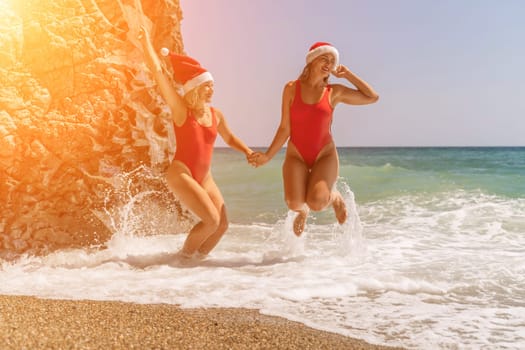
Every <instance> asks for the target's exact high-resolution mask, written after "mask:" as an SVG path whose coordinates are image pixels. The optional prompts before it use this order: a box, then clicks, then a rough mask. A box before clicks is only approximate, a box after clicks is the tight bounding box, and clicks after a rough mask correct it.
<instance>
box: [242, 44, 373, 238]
mask: <svg viewBox="0 0 525 350" xmlns="http://www.w3.org/2000/svg"><path fill="white" fill-rule="evenodd" d="M338 61H339V53H338V51H337V50H336V48H335V47H333V46H332V45H331V44H329V43H323V42H318V43H315V44H314V45H312V47H311V48H310V51H309V52H308V54H307V55H306V66H305V68H304V70H303V72H302V74H301V75H300V76H299V79H297V80H295V81H290V82H288V83H287V84H286V85H285V87H284V91H283V97H282V107H281V123H280V125H279V128H278V129H277V132H276V134H275V136H274V139H273V141H272V143H271V145H270V147H268V149H267V150H266V152H265V153H259V152H257V153H254V154H253V155H252V156H250V161H251V162H253V163H255V164H256V165H257V166H260V165H263V164H265V163H266V162H268V161H269V160H270V159H272V158H273V156H274V155H275V154H276V153H277V152H278V151H279V150H280V149H281V147H282V146H283V145H284V143H285V142H286V141H288V146H287V149H286V156H285V159H284V163H283V184H284V197H285V200H286V204H287V205H288V208H289V209H290V210H293V211H296V212H297V213H298V215H297V217H296V218H295V220H294V232H295V234H296V235H298V236H299V235H301V234H302V232H303V230H304V226H305V223H306V218H307V217H308V212H309V210H314V211H320V210H323V209H325V208H326V207H328V206H330V205H331V206H332V207H333V208H334V212H335V215H336V218H337V220H338V222H339V223H340V224H342V223H344V222H345V221H346V217H347V212H346V207H345V203H344V200H343V198H342V196H341V194H340V193H339V192H338V191H337V190H336V189H335V186H334V185H335V182H336V180H337V176H338V174H339V159H338V156H337V150H336V147H335V144H334V141H333V140H332V134H331V131H330V128H331V124H332V114H333V110H334V108H335V106H337V105H338V104H339V103H345V104H351V105H364V104H369V103H374V102H376V101H377V100H378V98H379V96H378V94H377V93H376V92H375V91H374V89H372V87H370V86H369V85H368V84H367V83H366V82H365V81H363V80H362V79H360V78H359V77H358V76H357V75H355V74H354V73H352V72H351V71H350V70H349V69H348V68H347V67H345V66H343V65H339V62H338ZM330 74H333V75H334V76H335V77H337V78H344V79H346V80H348V81H349V82H350V83H351V84H352V85H354V86H355V88H357V89H354V88H350V87H347V86H345V85H341V84H329V83H328V78H329V76H330Z"/></svg>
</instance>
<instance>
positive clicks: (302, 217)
mask: <svg viewBox="0 0 525 350" xmlns="http://www.w3.org/2000/svg"><path fill="white" fill-rule="evenodd" d="M306 218H308V211H306V210H301V211H299V212H298V214H297V216H296V217H295V219H294V221H293V232H294V233H295V235H296V236H297V237H299V236H300V235H301V234H302V233H303V231H304V227H305V226H306Z"/></svg>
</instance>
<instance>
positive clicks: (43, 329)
mask: <svg viewBox="0 0 525 350" xmlns="http://www.w3.org/2000/svg"><path fill="white" fill-rule="evenodd" d="M0 348H1V349H393V348H389V347H384V346H376V345H370V344H367V343H365V342H363V341H361V340H357V339H352V338H348V337H344V336H341V335H338V334H334V333H330V332H323V331H319V330H315V329H311V328H309V327H306V326H305V325H303V324H301V323H297V322H291V321H288V320H285V319H282V318H279V317H271V316H265V315H261V314H260V313H259V312H258V311H256V310H248V309H181V308H179V307H177V306H174V305H167V304H148V305H144V304H134V303H124V302H106V301H90V300H82V301H71V300H49V299H38V298H33V297H23V296H0Z"/></svg>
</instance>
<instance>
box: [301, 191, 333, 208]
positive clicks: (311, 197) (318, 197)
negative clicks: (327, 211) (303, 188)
mask: <svg viewBox="0 0 525 350" xmlns="http://www.w3.org/2000/svg"><path fill="white" fill-rule="evenodd" d="M306 204H307V205H308V207H309V208H310V209H311V210H313V211H321V210H323V209H324V208H326V207H327V206H328V204H330V192H327V191H312V192H311V193H308V195H307V196H306Z"/></svg>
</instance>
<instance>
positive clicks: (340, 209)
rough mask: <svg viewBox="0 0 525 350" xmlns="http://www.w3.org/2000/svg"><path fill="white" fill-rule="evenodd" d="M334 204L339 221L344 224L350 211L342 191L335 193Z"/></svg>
mask: <svg viewBox="0 0 525 350" xmlns="http://www.w3.org/2000/svg"><path fill="white" fill-rule="evenodd" d="M332 206H333V207H334V213H335V217H336V218H337V222H339V224H340V225H342V224H344V223H345V221H346V218H347V217H348V212H347V211H346V204H345V201H344V199H343V197H342V196H341V193H339V192H337V193H336V194H335V198H334V201H333V202H332Z"/></svg>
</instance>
